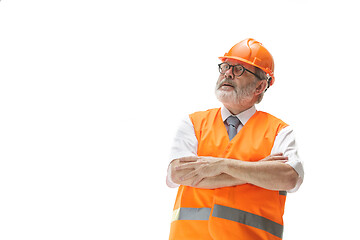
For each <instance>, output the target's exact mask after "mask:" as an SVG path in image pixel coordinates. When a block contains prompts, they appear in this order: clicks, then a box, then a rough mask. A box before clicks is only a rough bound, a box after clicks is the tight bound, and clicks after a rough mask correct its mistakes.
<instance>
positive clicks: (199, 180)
mask: <svg viewBox="0 0 360 240" xmlns="http://www.w3.org/2000/svg"><path fill="white" fill-rule="evenodd" d="M202 180H203V178H202V177H199V176H197V177H196V178H195V179H194V181H193V182H192V184H191V186H193V187H196V186H197V185H199V183H200V182H201V181H202Z"/></svg>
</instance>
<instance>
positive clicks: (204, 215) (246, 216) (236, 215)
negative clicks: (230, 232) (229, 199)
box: [171, 204, 284, 238]
mask: <svg viewBox="0 0 360 240" xmlns="http://www.w3.org/2000/svg"><path fill="white" fill-rule="evenodd" d="M210 212H211V208H178V209H176V210H174V211H173V217H172V220H171V222H173V221H177V220H209V217H210ZM212 216H213V217H217V218H223V219H226V220H230V221H234V222H238V223H241V224H244V225H247V226H251V227H255V228H258V229H261V230H264V231H266V232H268V233H271V234H272V235H274V236H276V237H279V238H282V234H283V228H284V227H283V225H281V224H278V223H276V222H273V221H271V220H269V219H267V218H264V217H262V216H259V215H256V214H253V213H249V212H245V211H242V210H239V209H235V208H231V207H226V206H221V205H217V204H215V205H214V210H213V213H212Z"/></svg>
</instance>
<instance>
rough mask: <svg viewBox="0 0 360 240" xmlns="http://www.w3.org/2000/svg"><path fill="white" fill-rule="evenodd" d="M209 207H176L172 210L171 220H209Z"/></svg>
mask: <svg viewBox="0 0 360 240" xmlns="http://www.w3.org/2000/svg"><path fill="white" fill-rule="evenodd" d="M210 212H211V208H178V209H175V210H174V211H173V216H172V219H171V222H173V221H176V220H209V217H210Z"/></svg>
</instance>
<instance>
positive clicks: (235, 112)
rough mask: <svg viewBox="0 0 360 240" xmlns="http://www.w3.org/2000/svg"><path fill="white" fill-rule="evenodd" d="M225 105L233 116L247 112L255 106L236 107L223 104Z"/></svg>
mask: <svg viewBox="0 0 360 240" xmlns="http://www.w3.org/2000/svg"><path fill="white" fill-rule="evenodd" d="M223 104H224V106H225V107H226V108H227V109H228V110H229V111H230V112H231V114H233V115H238V114H239V113H241V112H243V111H246V110H248V109H249V108H251V107H252V106H254V104H252V105H246V106H242V105H235V104H226V103H223Z"/></svg>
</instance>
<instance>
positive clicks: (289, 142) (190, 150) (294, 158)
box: [166, 106, 304, 192]
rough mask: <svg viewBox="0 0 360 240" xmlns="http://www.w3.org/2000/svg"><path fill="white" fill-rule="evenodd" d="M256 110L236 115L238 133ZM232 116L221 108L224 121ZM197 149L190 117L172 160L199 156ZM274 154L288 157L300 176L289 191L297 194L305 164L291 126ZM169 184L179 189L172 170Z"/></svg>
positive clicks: (277, 141) (184, 122) (282, 133)
mask: <svg viewBox="0 0 360 240" xmlns="http://www.w3.org/2000/svg"><path fill="white" fill-rule="evenodd" d="M255 112H256V108H255V106H253V107H251V108H249V109H248V110H245V111H243V112H241V113H239V114H238V115H236V116H237V117H238V118H239V120H240V121H241V123H242V124H239V127H238V128H237V132H239V131H240V129H241V128H242V127H243V126H244V125H245V124H246V122H247V121H248V120H249V119H250V118H251V117H252V116H253V115H254V114H255ZM230 115H232V114H231V113H230V111H229V110H228V109H226V108H225V107H222V108H221V117H222V120H223V121H225V120H226V119H227V118H228V117H229V116H230ZM225 127H226V130H228V125H227V124H225ZM197 147H198V141H197V138H196V135H195V130H194V126H193V124H192V122H191V120H190V117H189V116H187V117H186V118H185V119H183V120H182V122H181V124H180V126H179V129H178V131H177V133H176V135H175V139H174V143H173V146H172V148H171V151H170V160H171V161H172V160H174V159H178V158H182V157H189V156H197ZM274 153H283V154H284V156H287V157H288V161H287V162H286V164H289V165H290V166H291V167H293V168H294V169H295V171H296V172H297V173H298V174H299V178H298V181H297V184H296V186H295V187H294V188H293V189H291V190H289V191H288V192H296V191H297V190H298V189H299V187H300V185H301V183H302V182H303V179H304V168H303V162H302V161H301V159H300V157H299V155H298V149H297V146H296V142H295V135H294V132H293V129H292V128H291V127H290V126H287V127H285V128H283V129H282V130H281V131H280V132H279V133H278V135H277V136H276V138H275V142H274V145H273V148H272V150H271V154H274ZM166 181H167V184H168V186H169V187H178V186H179V185H178V184H176V183H174V182H173V181H172V180H171V168H170V167H169V168H168V176H167V180H166Z"/></svg>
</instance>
